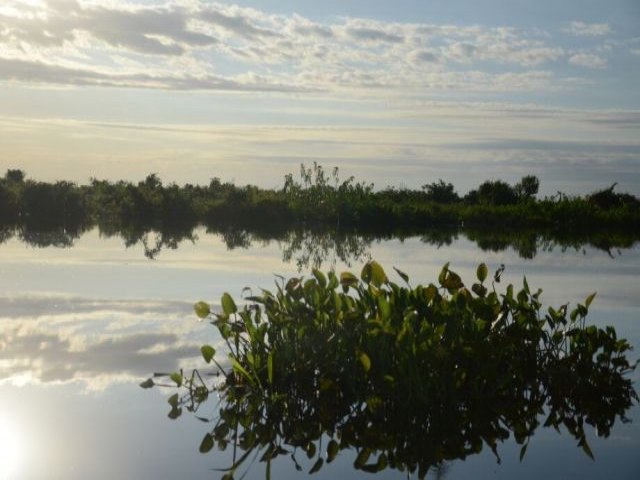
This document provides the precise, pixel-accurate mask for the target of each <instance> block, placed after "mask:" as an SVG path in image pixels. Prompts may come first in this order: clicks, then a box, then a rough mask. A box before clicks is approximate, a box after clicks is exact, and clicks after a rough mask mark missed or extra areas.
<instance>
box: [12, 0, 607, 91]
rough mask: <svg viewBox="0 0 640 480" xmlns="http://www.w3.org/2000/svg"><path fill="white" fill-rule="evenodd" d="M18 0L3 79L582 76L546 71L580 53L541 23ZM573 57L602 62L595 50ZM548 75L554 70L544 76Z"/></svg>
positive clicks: (369, 80)
mask: <svg viewBox="0 0 640 480" xmlns="http://www.w3.org/2000/svg"><path fill="white" fill-rule="evenodd" d="M25 1H26V0H25ZM18 5H24V12H28V13H22V12H21V9H4V10H1V11H0V59H1V62H2V66H1V67H0V80H3V79H4V80H11V81H13V82H22V83H38V84H42V83H53V84H56V85H80V86H82V85H100V86H110V87H117V86H120V87H136V88H161V89H175V90H236V91H277V92H294V93H302V92H318V91H323V92H332V93H344V92H345V91H346V90H348V91H349V93H350V94H352V93H358V94H361V95H366V94H367V92H369V94H374V92H371V91H372V90H377V89H380V88H388V89H390V94H394V95H398V96H403V95H407V94H408V91H409V89H413V90H414V91H417V90H419V91H422V92H428V91H430V90H432V89H447V90H452V91H454V90H455V91H470V92H477V91H480V90H489V91H498V90H499V89H503V90H504V91H515V90H522V89H526V88H534V89H535V88H541V89H548V88H555V87H554V85H564V86H569V85H570V84H571V82H572V81H573V80H574V79H570V78H566V77H564V76H563V74H561V73H560V72H559V71H555V70H553V69H551V68H550V67H546V65H548V64H551V63H552V62H556V61H558V60H559V59H561V58H563V57H566V56H568V55H569V54H568V50H567V49H565V48H563V46H562V45H558V44H557V41H556V40H555V39H554V38H553V37H550V36H549V35H548V34H546V33H544V32H541V31H540V30H539V29H531V30H523V29H517V28H514V27H510V26H498V27H488V26H483V25H452V24H426V23H410V22H390V21H381V20H371V19H367V18H351V17H347V18H337V19H332V20H325V21H323V22H318V21H312V20H310V19H308V18H305V17H303V16H301V15H297V14H273V13H270V12H268V11H264V10H258V9H255V8H246V7H241V6H238V5H234V4H230V3H224V4H222V3H214V2H208V1H205V0H166V1H164V2H161V1H160V0H157V2H153V1H145V2H135V3H133V2H129V1H127V0H109V1H97V0H93V1H88V0H82V1H77V2H75V1H68V2H61V1H54V0H43V2H42V3H40V4H37V5H35V6H34V5H29V3H28V2H27V3H25V2H22V1H21V2H19V3H18ZM603 26H606V28H605V27H603ZM571 28H572V29H573V30H572V31H576V32H584V33H583V34H584V35H586V34H590V35H595V32H599V31H605V30H606V31H609V30H608V26H607V25H606V24H590V25H588V24H584V23H581V22H573V23H572V24H571ZM587 32H588V33H587ZM572 58H573V60H572V63H575V64H577V63H576V62H579V64H580V65H583V66H585V65H586V64H587V63H588V64H589V66H591V67H592V68H603V67H602V61H600V63H598V61H597V59H596V58H594V57H591V58H590V59H589V58H586V57H585V56H584V54H579V53H578V54H575V55H574V56H573V57H572ZM589 60H591V61H590V62H589ZM20 62H23V63H20ZM543 66H545V67H543ZM534 68H535V70H533V69H534ZM425 71H428V72H429V73H430V74H431V75H430V76H429V77H427V76H425ZM539 71H545V72H546V73H545V75H547V74H549V76H550V77H551V78H548V79H547V78H545V79H544V80H542V77H541V76H540V74H539ZM525 78H526V79H528V80H527V81H526V82H525V81H523V79H525ZM478 79H480V80H481V82H480V84H478V83H476V82H477V81H478ZM531 80H535V81H531Z"/></svg>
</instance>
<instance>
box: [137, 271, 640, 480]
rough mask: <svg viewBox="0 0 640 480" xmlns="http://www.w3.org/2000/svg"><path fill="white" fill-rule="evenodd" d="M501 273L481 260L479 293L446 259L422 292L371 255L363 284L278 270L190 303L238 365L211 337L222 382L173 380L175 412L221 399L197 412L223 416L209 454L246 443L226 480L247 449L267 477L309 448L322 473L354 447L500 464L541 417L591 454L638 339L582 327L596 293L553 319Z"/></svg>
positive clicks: (622, 393) (611, 417) (605, 429)
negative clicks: (270, 284)
mask: <svg viewBox="0 0 640 480" xmlns="http://www.w3.org/2000/svg"><path fill="white" fill-rule="evenodd" d="M503 269H504V267H501V268H500V269H498V271H496V272H495V274H494V275H493V276H492V277H491V278H489V272H488V269H487V267H486V265H484V264H481V265H480V266H478V268H477V281H476V282H475V283H473V284H472V285H471V287H470V288H468V287H467V286H465V284H464V283H463V281H462V279H461V278H460V276H459V275H458V274H456V273H455V272H453V271H452V270H450V269H449V266H448V265H445V266H444V268H443V269H442V271H441V272H440V275H439V278H438V281H437V284H434V283H431V284H428V285H417V286H415V287H414V286H411V284H410V281H409V278H408V276H407V275H406V274H404V273H403V272H401V271H399V270H396V273H397V275H398V276H399V278H400V279H401V282H402V283H403V285H400V284H398V283H394V282H391V281H390V280H389V278H388V277H387V274H386V273H385V271H384V270H383V268H382V267H381V266H380V265H379V264H378V263H376V262H375V261H370V262H368V263H367V264H366V265H365V266H364V268H363V269H362V272H361V275H360V278H358V277H357V276H355V275H354V274H352V273H349V272H344V273H342V274H340V275H339V276H338V275H337V274H335V273H334V272H329V273H327V274H325V273H323V272H321V271H319V270H313V273H312V275H311V276H310V277H309V278H302V277H294V278H290V279H288V280H285V279H281V280H280V281H279V282H278V284H277V286H276V290H275V291H274V292H271V291H267V290H262V294H261V295H259V296H252V297H248V298H247V299H246V300H247V301H248V304H247V305H245V306H243V307H242V308H238V307H237V305H236V303H235V301H234V300H233V298H232V297H231V296H230V295H229V294H224V296H223V297H222V299H221V306H222V311H221V312H220V313H212V311H211V308H210V306H209V305H208V304H207V303H205V302H199V303H197V304H196V305H195V312H196V314H197V315H198V317H200V318H202V319H205V318H209V319H211V323H212V324H213V325H214V326H215V327H216V328H217V329H218V331H219V333H220V335H221V336H222V338H223V339H224V342H225V345H226V348H225V350H226V351H225V352H224V353H225V355H227V356H228V364H230V367H228V368H223V366H222V365H221V363H226V361H222V360H221V355H222V352H216V350H215V349H214V347H212V346H210V345H204V346H203V347H202V350H201V351H202V356H203V357H204V360H205V361H206V362H207V363H213V364H215V365H217V368H218V369H219V372H218V373H219V374H220V375H222V377H221V378H222V382H218V385H217V386H213V385H212V384H211V383H212V382H209V383H207V381H205V380H204V379H203V378H202V376H201V374H200V373H199V372H198V371H194V372H192V373H191V374H190V375H184V373H183V372H179V373H178V372H176V373H173V374H171V375H170V379H171V381H172V383H174V384H175V385H177V386H178V387H182V388H183V389H185V391H184V393H182V394H180V393H175V394H174V395H173V396H172V397H171V398H170V399H169V403H170V404H171V406H172V409H171V412H170V414H169V416H170V417H171V418H177V417H178V416H180V414H181V413H182V409H183V408H185V407H186V408H187V409H188V410H190V411H198V409H199V408H200V406H201V405H202V404H203V403H204V402H205V401H206V400H207V398H208V397H209V395H210V394H211V393H212V392H216V394H217V396H218V397H219V401H220V403H219V411H218V412H217V414H216V415H214V417H213V418H203V417H199V418H200V419H201V420H204V421H208V422H211V423H212V425H213V426H212V428H211V430H210V431H209V432H208V433H206V435H205V436H204V438H203V439H202V442H201V444H200V451H201V452H203V453H206V452H209V451H210V450H212V449H213V448H214V447H215V446H217V447H218V448H219V449H221V450H224V449H226V448H227V446H228V445H230V444H231V445H234V448H236V449H240V450H241V451H242V454H241V455H239V458H235V456H234V460H235V461H234V463H233V465H231V466H230V467H229V468H228V469H227V470H226V473H225V475H224V477H223V478H227V479H228V478H233V476H234V474H235V473H236V472H237V471H238V469H239V468H240V467H241V465H243V463H244V461H245V460H246V459H247V458H248V457H249V456H250V454H251V453H252V452H253V453H255V454H256V455H261V456H260V459H261V460H262V461H263V462H266V463H267V474H269V472H270V468H271V461H272V460H273V459H275V458H276V457H279V456H282V455H287V456H289V457H290V458H291V460H292V461H293V462H294V465H295V467H296V468H297V469H298V470H300V469H302V465H301V462H302V459H303V458H305V457H308V459H310V460H309V464H310V467H307V468H309V473H314V472H316V471H318V470H319V469H320V468H321V467H322V466H323V465H324V464H325V463H331V462H332V461H333V460H334V459H335V458H336V456H337V455H339V454H340V452H341V451H343V450H347V449H350V450H354V451H355V452H357V454H356V459H355V462H354V468H356V469H359V470H363V471H366V472H379V471H382V470H385V469H387V468H391V469H396V470H400V471H407V472H411V473H417V475H418V477H419V478H424V477H425V476H426V474H427V472H428V471H429V470H430V469H431V468H438V467H439V466H441V465H442V464H443V462H446V461H450V460H455V459H464V458H465V457H466V456H468V455H472V454H476V453H479V452H480V451H482V450H483V448H485V447H488V448H490V449H491V450H492V451H493V453H494V454H495V455H496V458H497V459H498V461H500V457H499V453H498V445H499V444H500V443H501V442H504V441H505V440H507V439H509V438H510V437H511V436H513V438H514V439H515V441H516V442H517V443H518V444H519V445H521V453H520V458H521V459H522V457H523V456H524V454H525V452H526V449H527V446H528V445H529V443H530V441H531V438H532V436H533V434H534V432H535V431H536V429H537V428H538V427H540V426H541V425H544V426H545V427H549V426H550V427H554V428H556V429H558V430H560V429H564V430H566V431H567V432H568V433H569V434H570V435H572V436H573V437H574V438H575V439H576V441H577V444H578V446H579V447H580V448H582V450H584V452H585V453H586V454H587V455H588V456H590V457H593V453H592V451H591V448H590V446H589V444H588V442H587V437H586V433H585V427H586V426H587V425H591V426H592V427H594V428H595V429H596V431H597V434H598V435H600V436H605V437H606V436H608V435H609V433H610V431H611V428H612V427H613V425H614V423H615V421H616V419H617V418H619V419H620V420H622V421H626V418H625V412H626V411H627V409H629V408H630V407H631V406H632V405H633V404H634V402H636V401H637V400H638V397H637V394H636V392H635V390H634V389H633V386H632V382H631V380H630V379H629V378H627V374H629V373H630V372H631V371H632V370H633V369H634V368H635V365H631V364H630V363H629V361H628V359H627V358H626V354H627V353H628V352H629V350H630V349H631V347H630V345H629V344H628V343H627V341H626V340H624V339H618V338H617V337H616V332H615V330H614V329H613V328H612V327H606V328H605V329H600V328H597V327H595V326H587V324H586V321H585V319H586V316H587V313H588V309H589V306H590V304H591V302H592V301H593V299H594V296H595V294H593V295H590V296H589V297H588V298H587V299H586V300H585V302H584V303H582V304H578V305H577V306H576V307H575V308H574V309H573V310H571V311H569V309H568V307H567V305H564V306H562V307H560V308H558V309H554V308H549V309H548V310H547V311H546V312H545V313H542V312H541V310H542V304H541V302H540V295H541V290H537V291H535V292H534V291H532V290H531V289H530V287H529V286H528V284H527V281H526V279H525V280H524V285H523V287H522V289H521V290H520V291H518V292H516V291H515V290H514V288H513V286H512V285H509V286H507V287H506V290H505V292H504V293H498V291H497V290H496V284H497V283H499V282H500V276H501V274H502V271H503ZM157 381H158V378H156V379H155V380H154V379H149V380H147V381H146V382H144V383H143V384H142V386H143V387H145V388H150V387H153V386H154V385H155V384H156V382H157ZM234 451H235V450H234ZM302 463H305V462H302ZM267 476H268V475H267Z"/></svg>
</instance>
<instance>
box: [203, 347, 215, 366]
mask: <svg viewBox="0 0 640 480" xmlns="http://www.w3.org/2000/svg"><path fill="white" fill-rule="evenodd" d="M200 352H201V353H202V357H203V358H204V361H205V362H207V363H211V360H212V359H213V356H214V355H215V354H216V349H215V348H213V347H212V346H211V345H203V346H202V347H200Z"/></svg>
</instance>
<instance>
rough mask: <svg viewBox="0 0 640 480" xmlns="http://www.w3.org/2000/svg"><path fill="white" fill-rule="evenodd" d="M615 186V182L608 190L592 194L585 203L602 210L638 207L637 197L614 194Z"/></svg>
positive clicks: (639, 204) (639, 201) (627, 194)
mask: <svg viewBox="0 0 640 480" xmlns="http://www.w3.org/2000/svg"><path fill="white" fill-rule="evenodd" d="M616 185H618V182H615V183H614V184H613V185H611V186H610V187H609V188H605V189H604V190H599V191H597V192H594V193H592V194H591V195H589V196H588V197H587V201H588V202H589V203H590V204H591V205H596V206H598V207H600V208H602V209H603V210H608V209H610V208H620V207H623V206H628V207H632V208H639V207H640V200H639V199H638V198H637V197H635V196H633V195H631V194H629V193H615V192H614V191H613V189H614V188H616Z"/></svg>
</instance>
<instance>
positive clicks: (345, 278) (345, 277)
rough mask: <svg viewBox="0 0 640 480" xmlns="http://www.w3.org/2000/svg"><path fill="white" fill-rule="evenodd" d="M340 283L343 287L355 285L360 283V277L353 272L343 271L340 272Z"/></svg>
mask: <svg viewBox="0 0 640 480" xmlns="http://www.w3.org/2000/svg"><path fill="white" fill-rule="evenodd" d="M340 284H341V285H342V286H343V287H354V286H356V285H358V277H356V276H355V275H354V274H353V273H351V272H342V273H341V274H340Z"/></svg>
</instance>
